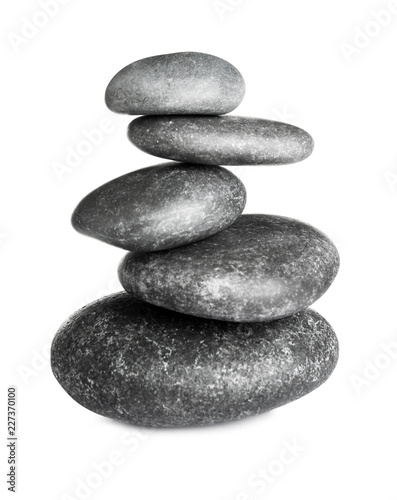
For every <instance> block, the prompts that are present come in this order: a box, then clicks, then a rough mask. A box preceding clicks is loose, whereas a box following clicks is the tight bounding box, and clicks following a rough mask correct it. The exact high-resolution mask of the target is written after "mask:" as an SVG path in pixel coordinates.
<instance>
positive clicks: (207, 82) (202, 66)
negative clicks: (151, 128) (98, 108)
mask: <svg viewBox="0 0 397 500" xmlns="http://www.w3.org/2000/svg"><path fill="white" fill-rule="evenodd" d="M244 93H245V83H244V79H243V77H242V76H241V74H240V72H239V71H238V70H237V69H236V68H235V67H234V66H232V65H231V64H230V63H228V62H227V61H225V60H223V59H220V58H219V57H215V56H211V55H209V54H202V53H200V52H178V53H175V54H164V55H160V56H154V57H148V58H146V59H141V60H140V61H136V62H134V63H132V64H130V65H128V66H126V67H125V68H123V69H122V70H121V71H120V72H119V73H117V75H116V76H115V77H114V78H113V79H112V80H111V82H110V83H109V85H108V87H107V89H106V94H105V101H106V105H107V106H108V108H109V109H111V110H112V111H115V112H116V113H127V114H130V115H165V114H167V115H169V114H203V115H221V114H223V113H229V112H230V111H232V110H233V109H235V108H237V106H238V105H239V104H240V103H241V101H242V100H243V97H244Z"/></svg>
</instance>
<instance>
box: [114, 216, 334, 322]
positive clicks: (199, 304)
mask: <svg viewBox="0 0 397 500" xmlns="http://www.w3.org/2000/svg"><path fill="white" fill-rule="evenodd" d="M338 268H339V255H338V252H337V250H336V248H335V246H334V245H333V243H332V242H331V241H330V240H329V239H328V238H327V237H326V236H325V235H324V234H323V233H321V232H320V231H318V230H317V229H315V228H313V227H312V226H309V225H308V224H305V223H303V222H300V221H297V220H294V219H290V218H286V217H280V216H275V215H262V214H249V215H242V216H240V217H239V218H238V219H237V220H236V221H235V222H234V223H233V224H232V225H231V226H230V227H228V228H227V229H225V230H224V231H222V232H220V233H218V234H216V235H214V236H210V237H209V238H207V239H205V240H202V241H199V242H196V243H191V244H189V245H185V246H183V247H179V248H174V249H172V250H165V251H162V252H151V253H146V254H142V255H134V254H132V253H129V254H127V255H126V257H125V258H124V259H123V261H122V262H121V264H120V267H119V277H120V281H121V283H122V285H123V286H124V288H125V289H126V291H128V292H130V293H131V294H133V295H135V296H136V297H139V298H141V299H142V300H145V301H147V302H150V303H152V304H155V305H158V306H162V307H165V308H167V309H171V310H174V311H179V312H182V313H185V314H191V315H194V316H200V317H204V318H213V319H219V320H226V321H240V322H241V321H249V322H252V321H270V320H274V319H277V318H281V317H284V316H288V315H290V314H294V313H296V312H298V311H300V310H301V309H304V308H305V307H308V306H309V305H311V304H312V303H313V302H314V301H315V300H317V299H318V298H319V297H320V296H321V295H322V294H323V293H324V292H325V291H326V290H327V289H328V287H329V286H330V284H331V283H332V281H333V280H334V278H335V276H336V274H337V271H338Z"/></svg>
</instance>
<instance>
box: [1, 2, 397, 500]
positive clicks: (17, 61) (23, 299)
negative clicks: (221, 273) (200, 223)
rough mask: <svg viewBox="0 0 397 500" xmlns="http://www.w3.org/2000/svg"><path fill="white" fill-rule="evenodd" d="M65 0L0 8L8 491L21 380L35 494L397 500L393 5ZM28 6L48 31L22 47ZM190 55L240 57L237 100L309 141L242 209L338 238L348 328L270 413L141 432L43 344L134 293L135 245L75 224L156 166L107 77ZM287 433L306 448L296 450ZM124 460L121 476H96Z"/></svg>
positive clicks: (342, 311)
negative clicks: (327, 357) (63, 382)
mask: <svg viewBox="0 0 397 500" xmlns="http://www.w3.org/2000/svg"><path fill="white" fill-rule="evenodd" d="M63 3H64V4H65V5H62V6H60V7H59V10H58V12H56V13H55V15H53V17H52V18H51V19H49V20H47V21H48V22H46V19H45V17H44V18H43V16H42V15H40V14H38V12H42V11H43V9H42V7H41V6H40V4H39V3H38V2H37V1H35V0H19V1H18V2H2V4H1V7H0V18H1V40H2V43H1V47H0V50H1V60H2V78H1V81H0V85H1V92H0V95H1V123H2V125H1V126H2V129H1V138H2V146H1V176H2V178H1V183H0V189H1V194H0V202H1V210H0V235H1V236H0V262H1V322H2V326H1V337H2V342H3V344H2V348H1V367H2V369H3V368H4V369H5V372H4V377H2V388H3V389H2V397H1V401H2V406H1V409H2V416H1V419H0V421H1V422H2V429H3V430H2V433H3V436H4V439H3V440H2V443H3V444H2V446H3V452H2V464H3V466H2V469H1V470H2V471H4V472H3V475H2V477H1V482H2V484H1V485H0V488H1V492H2V493H1V495H3V494H4V493H5V494H7V495H8V496H10V497H11V495H12V494H11V493H9V492H7V486H6V476H5V470H6V467H5V465H6V436H7V429H6V407H5V403H6V387H7V386H8V385H16V386H17V388H18V393H19V396H18V412H19V445H18V454H19V462H18V478H19V481H18V493H17V495H19V497H20V498H22V499H32V498H40V499H42V500H47V499H51V500H53V499H70V498H74V499H77V498H93V499H98V500H99V499H108V498H120V499H127V498H128V499H135V498H136V499H140V500H149V499H150V500H154V499H165V500H168V499H173V500H174V499H175V500H182V499H183V500H186V499H188V500H202V499H208V500H258V499H264V498H266V499H272V500H273V499H274V500H276V499H287V498H305V499H308V500H315V499H318V498H322V499H323V500H328V499H329V500H331V499H332V500H334V499H335V498H336V497H338V498H360V499H361V500H370V499H371V500H372V499H375V498H376V499H386V500H393V499H394V500H395V499H396V498H397V491H396V489H397V487H396V480H395V472H396V460H395V456H396V453H395V452H396V446H397V433H396V418H397V405H396V375H397V368H396V365H397V359H394V358H393V356H392V355H391V354H384V345H386V344H387V345H389V346H390V345H394V344H392V343H393V342H395V343H397V319H396V283H397V271H396V255H397V252H396V250H397V236H396V230H397V227H396V215H397V214H396V208H397V142H396V115H397V99H396V89H397V72H396V62H397V57H396V56H397V14H396V13H393V14H391V15H390V16H389V17H390V19H389V21H390V22H388V19H387V16H385V17H384V21H383V24H384V26H382V27H380V26H379V23H378V24H373V23H372V24H371V20H372V21H373V15H374V14H373V13H372V14H371V12H372V11H375V12H378V11H380V10H382V9H385V8H388V3H387V1H384V0H383V1H379V0H376V1H364V0H348V1H347V0H334V1H332V2H320V1H318V0H299V1H297V0H284V1H280V0H266V1H262V0H240V1H239V0H224V1H223V2H222V1H221V2H218V4H216V3H215V2H213V0H196V1H193V0H189V1H186V0H168V1H162V0H152V1H147V2H143V1H141V2H132V1H130V2H128V1H122V0H112V1H98V0H96V1H94V0H85V1H84V2H81V1H80V2H78V1H77V0H70V1H69V2H67V1H66V0H64V1H63ZM222 5H223V10H221V8H222ZM32 20H35V21H36V22H38V23H42V24H43V26H42V27H40V28H39V29H37V30H36V31H34V30H33V31H32V30H31V31H30V35H29V36H30V39H26V38H25V41H24V42H21V40H20V39H18V38H16V36H22V35H21V33H22V30H23V29H24V26H25V25H26V22H27V21H28V22H29V21H32ZM368 23H369V24H368ZM360 30H363V31H365V30H367V31H368V30H369V31H370V32H371V37H370V38H367V39H366V38H365V35H364V36H363V35H362V34H361V35H360V36H358V33H360ZM25 32H26V28H25ZM32 33H33V34H32ZM25 34H26V33H25ZM355 37H356V38H357V37H358V38H357V39H356V40H355ZM15 40H19V42H18V43H17V42H16V41H15ZM354 43H357V44H359V45H360V46H359V47H355V46H354ZM343 44H351V46H350V48H347V47H348V46H347V45H343ZM353 49H354V53H352V55H351V57H348V56H347V55H346V53H347V51H348V50H350V51H353ZM185 50H192V51H201V52H208V53H211V54H214V55H217V56H220V57H223V58H224V59H226V60H228V61H230V62H231V63H233V64H234V65H235V66H236V67H237V68H238V69H239V70H240V71H241V73H242V74H243V76H244V78H245V80H246V85H247V91H246V97H245V99H244V101H243V103H242V104H241V106H240V107H239V108H238V109H237V110H236V111H234V114H241V115H247V116H257V117H263V118H271V119H278V120H281V121H283V120H284V121H288V122H290V123H293V124H295V125H298V126H300V127H302V128H304V129H306V130H307V131H308V132H309V133H311V134H312V135H313V137H314V139H315V143H316V146H315V151H314V153H313V155H312V156H311V157H310V158H309V159H308V160H306V161H304V162H303V163H299V164H296V165H291V166H282V167H280V166H279V167H241V168H234V169H233V171H234V172H235V173H236V174H237V175H238V176H239V177H240V178H241V179H242V181H243V182H244V184H245V186H246V188H247V192H248V203H247V206H246V210H245V212H246V213H250V212H259V213H273V214H280V215H286V216H291V217H295V218H298V219H301V220H303V221H306V222H308V223H310V224H312V225H314V226H315V227H318V228H319V229H320V230H322V231H324V232H325V233H326V234H327V235H328V236H329V237H330V238H331V239H332V240H333V241H334V242H335V244H336V246H337V247H338V249H339V251H340V255H341V269H340V273H339V275H338V277H337V279H336V281H335V282H334V284H333V286H332V287H331V288H330V290H329V291H328V292H327V293H326V294H325V296H324V297H322V298H321V299H320V300H319V301H318V302H317V303H316V304H315V305H314V308H315V309H316V310H318V311H319V312H320V313H321V314H322V315H324V316H325V318H326V319H327V320H328V321H329V322H330V323H331V324H332V325H333V327H334V329H335V331H336V333H337V335H338V337H339V340H340V348H341V355H340V361H339V364H338V366H337V368H336V370H335V372H334V374H333V375H332V377H331V378H330V379H329V381H327V382H326V383H325V384H324V385H323V386H322V387H321V388H319V389H318V390H316V391H314V392H313V393H311V394H310V395H308V396H306V397H304V398H302V399H300V400H299V401H297V402H294V403H292V404H290V405H287V406H284V407H282V408H279V409H277V410H274V411H272V412H270V413H268V414H264V415H262V416H258V417H255V418H250V419H247V420H245V421H241V422H238V423H232V424H227V425H218V426H214V427H207V428H203V429H190V430H148V429H137V428H135V427H131V426H126V425H122V424H120V423H117V422H113V421H111V420H108V419H106V418H103V417H100V416H98V415H95V414H94V413H91V412H89V411H88V410H86V409H84V408H83V407H81V406H79V405H78V404H77V403H75V402H74V401H73V400H72V399H71V398H70V397H69V396H68V395H67V394H66V393H65V392H64V391H63V389H62V388H61V387H60V386H59V385H58V383H57V382H56V380H55V379H54V377H53V375H52V372H51V369H50V365H49V356H48V346H49V342H50V340H51V339H52V338H53V336H54V334H55V332H56V330H57V329H58V327H59V326H60V324H61V323H62V322H63V321H64V320H65V319H66V318H67V317H68V315H69V314H71V313H72V312H74V310H76V309H77V308H79V307H80V306H81V305H83V304H85V303H87V302H90V301H92V300H94V299H96V298H97V297H98V296H102V295H106V294H109V293H112V292H114V291H116V290H118V289H120V286H119V285H118V283H117V278H116V268H117V266H118V263H119V260H120V259H121V258H122V256H123V255H124V252H123V251H122V250H120V249H117V248H112V247H111V246H108V245H105V244H103V243H100V242H98V241H96V240H94V239H90V238H86V237H83V236H81V235H80V234H78V233H76V232H74V230H73V229H72V227H71V225H70V215H71V213H72V211H73V209H74V207H75V205H76V204H77V203H78V202H79V200H80V199H81V198H82V197H83V196H84V195H86V194H87V193H88V192H90V191H91V190H92V189H94V188H95V187H97V186H99V185H101V184H102V183H104V182H106V181H108V180H110V179H112V178H114V177H117V176H119V175H121V174H124V173H127V172H129V171H131V170H134V169H137V168H142V167H145V166H149V165H154V164H156V163H159V162H161V160H158V159H156V158H153V157H150V156H148V155H146V154H144V153H142V152H140V151H138V150H136V149H134V147H133V146H132V145H131V144H130V143H129V142H128V140H127V138H126V133H125V131H126V127H127V125H128V123H129V121H130V119H129V117H128V116H119V115H115V114H113V113H111V112H110V111H109V110H108V109H107V108H106V107H105V104H104V91H105V88H106V85H107V83H108V82H109V80H110V79H111V77H112V76H113V75H114V74H115V73H116V72H117V71H118V70H119V69H121V68H122V67H124V66H125V65H126V64H129V63H130V62H133V61H135V60H137V59H140V58H142V57H147V56H151V55H156V54H162V53H167V52H177V51H185ZM104 119H108V120H111V128H112V132H111V133H106V134H104V138H103V141H102V142H101V144H98V145H97V146H95V147H93V148H92V152H91V153H90V154H88V155H87V156H86V157H85V158H84V159H83V160H82V161H81V163H80V164H79V165H78V166H76V167H74V168H73V169H71V171H69V172H67V173H65V174H64V175H62V176H59V175H57V173H56V171H55V170H54V162H59V163H63V164H65V161H66V160H65V159H66V154H67V151H68V150H70V149H68V148H72V149H73V148H74V149H75V148H76V147H77V146H78V144H79V143H80V142H81V141H82V140H84V138H85V137H84V132H83V131H84V130H87V131H90V130H92V129H94V128H98V126H99V124H100V123H101V120H104ZM382 345H383V347H382ZM396 346H397V344H396ZM377 366H378V368H377ZM286 443H287V444H286ZM288 444H289V445H293V446H297V447H298V451H297V452H296V456H295V457H293V459H292V460H291V459H290V460H289V463H288V464H282V463H281V462H280V461H279V460H280V458H281V457H284V452H283V450H285V448H286V446H288ZM113 452H116V455H114V454H113ZM114 457H118V461H117V464H116V463H114V465H113V466H112V467H113V470H112V471H110V470H105V469H104V468H102V475H101V476H100V475H98V473H97V472H95V471H96V465H98V464H102V467H104V464H103V462H105V461H109V460H110V459H114ZM277 461H278V462H277ZM108 469H109V468H108ZM261 471H262V473H263V472H265V473H267V474H268V479H266V480H265V479H260V474H261ZM269 471H270V472H269ZM104 475H106V476H107V477H103V476H104ZM276 476H277V477H276ZM98 478H99V479H98ZM83 483H84V485H86V486H85V487H84V486H82V484H83ZM79 485H80V486H79ZM87 485H88V486H87ZM89 485H91V486H89ZM79 488H80V489H79ZM2 498H5V497H3V496H2Z"/></svg>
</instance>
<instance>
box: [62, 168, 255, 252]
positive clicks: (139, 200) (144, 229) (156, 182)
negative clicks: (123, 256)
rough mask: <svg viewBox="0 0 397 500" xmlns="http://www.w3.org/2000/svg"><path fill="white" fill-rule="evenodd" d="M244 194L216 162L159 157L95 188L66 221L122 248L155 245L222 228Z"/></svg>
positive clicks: (239, 209) (198, 236) (179, 242)
mask: <svg viewBox="0 0 397 500" xmlns="http://www.w3.org/2000/svg"><path fill="white" fill-rule="evenodd" d="M245 200H246V193H245V188H244V186H243V184H242V183H241V181H240V180H239V179H238V178H237V177H236V176H235V175H233V174H232V173H231V172H229V171H228V170H226V169H224V168H222V167H218V166H205V165H188V164H183V163H164V164H161V165H156V166H153V167H148V168H143V169H140V170H135V171H134V172H131V173H129V174H126V175H123V176H122V177H119V178H117V179H114V180H112V181H110V182H108V183H107V184H104V185H103V186H101V187H99V188H97V189H96V190H95V191H93V192H92V193H90V194H89V195H87V196H86V197H85V198H84V199H83V200H82V201H81V202H80V203H79V205H78V206H77V208H76V210H75V211H74V213H73V216H72V224H73V226H74V228H75V229H76V230H77V231H79V232H81V233H83V234H86V235H88V236H92V237H94V238H97V239H99V240H102V241H104V242H106V243H110V244H112V245H115V246H118V247H121V248H125V249H127V250H132V251H134V252H140V251H150V250H160V249H166V248H172V247H175V246H180V245H183V244H185V243H190V242H192V241H196V240H199V239H202V238H206V237H207V236H210V235H212V234H215V233H217V232H218V231H220V230H222V229H224V228H226V227H227V226H229V225H230V224H232V222H233V221H234V220H235V219H236V218H237V217H238V216H239V215H240V214H241V212H242V211H243V209H244V205H245Z"/></svg>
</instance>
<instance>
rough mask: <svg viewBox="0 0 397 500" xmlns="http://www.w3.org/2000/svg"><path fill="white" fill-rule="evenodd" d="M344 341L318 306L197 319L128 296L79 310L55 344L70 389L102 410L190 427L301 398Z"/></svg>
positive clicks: (59, 370)
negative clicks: (274, 317)
mask: <svg viewBox="0 0 397 500" xmlns="http://www.w3.org/2000/svg"><path fill="white" fill-rule="evenodd" d="M337 358H338V341H337V338H336V336H335V334H334V332H333V330H332V328H331V327H330V325H329V324H328V323H327V322H326V321H325V319H324V318H322V317H321V316H320V315H319V314H318V313H316V312H315V311H312V310H308V309H307V310H305V311H302V312H300V313H298V314H296V315H294V316H290V317H288V318H285V319H282V320H278V321H273V322H271V323H228V322H225V321H215V320H206V319H200V318H194V317H190V316H186V315H183V314H178V313H174V312H171V311H167V310H166V309H162V308H158V307H155V306H152V305H150V304H146V303H143V302H139V301H136V300H135V299H133V298H132V297H130V296H129V295H128V294H125V293H121V294H115V295H111V296H109V297H105V298H103V299H101V300H99V301H97V302H94V303H93V304H90V305H89V306H86V307H85V308H83V309H82V310H81V311H79V312H77V313H76V314H75V315H74V316H72V317H71V318H70V319H69V321H67V322H66V323H65V324H64V325H63V326H62V327H61V329H60V330H59V331H58V333H57V335H56V337H55V339H54V341H53V344H52V350H51V365H52V370H53V372H54V375H55V377H56V379H57V380H58V382H59V383H60V384H61V385H62V387H63V388H64V389H65V390H66V392H67V393H68V394H69V395H70V396H71V397H72V398H73V399H75V400H76V401H77V402H78V403H80V404H81V405H83V406H84V407H86V408H88V409H89V410H92V411H94V412H96V413H99V414H100V415H104V416H106V417H111V418H114V419H120V420H122V421H125V422H130V423H132V424H135V425H143V426H154V427H182V426H192V425H205V424H213V423H218V422H226V421H231V420H238V419H241V418H244V417H248V416H250V415H256V414H259V413H262V412H265V411H268V410H271V409H273V408H276V407H278V406H281V405H284V404H286V403H289V402H290V401H293V400H295V399H297V398H300V397H301V396H304V395H305V394H307V393H309V392H310V391H312V390H313V389H316V388H317V387H318V386H320V385H321V384H322V383H323V382H324V381H325V380H326V379H327V378H328V377H329V376H330V374H331V373H332V371H333V369H334V367H335V365H336V363H337Z"/></svg>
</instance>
